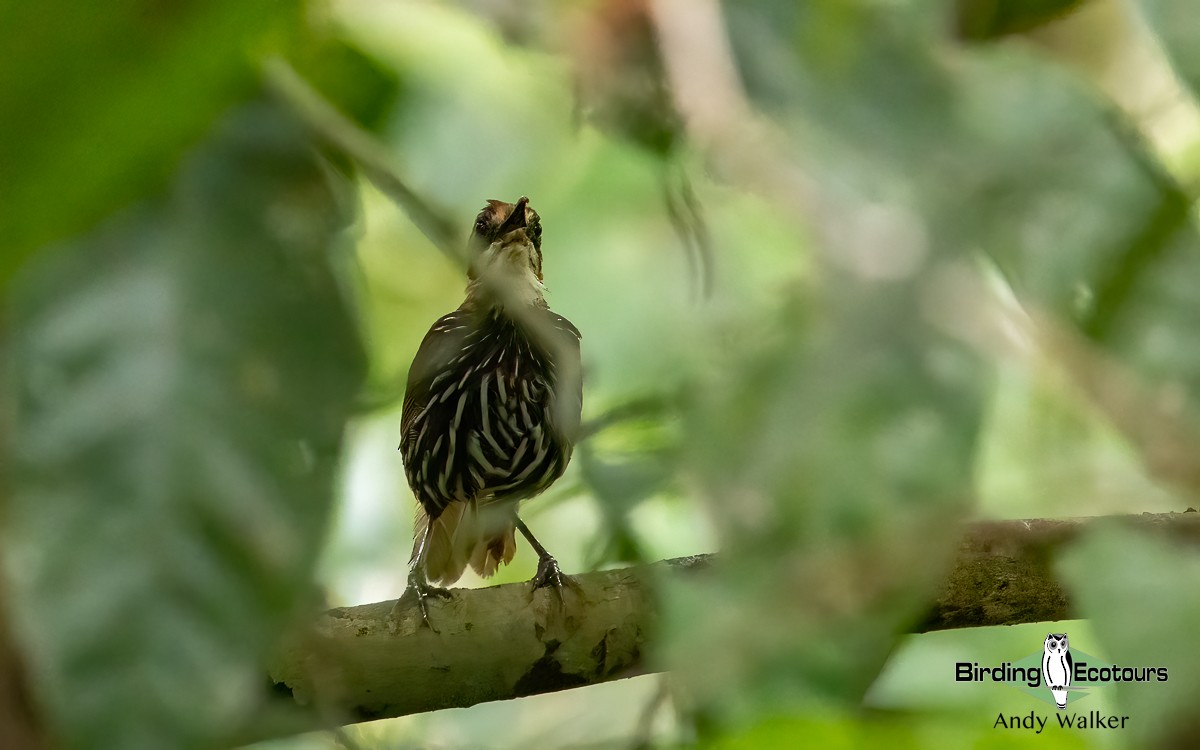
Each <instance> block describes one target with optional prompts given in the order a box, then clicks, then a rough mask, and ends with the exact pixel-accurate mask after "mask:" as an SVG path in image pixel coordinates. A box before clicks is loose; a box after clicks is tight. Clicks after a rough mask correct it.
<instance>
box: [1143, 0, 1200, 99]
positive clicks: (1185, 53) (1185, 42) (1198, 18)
mask: <svg viewBox="0 0 1200 750" xmlns="http://www.w3.org/2000/svg"><path fill="white" fill-rule="evenodd" d="M1137 4H1138V5H1139V6H1141V8H1142V11H1143V13H1144V14H1145V17H1146V20H1148V21H1149V22H1150V26H1151V28H1152V29H1153V30H1154V33H1155V34H1157V35H1158V38H1159V41H1160V42H1161V44H1162V45H1163V47H1164V48H1165V50H1166V53H1167V56H1168V57H1169V58H1170V59H1171V63H1172V64H1173V65H1174V67H1175V71H1176V72H1177V73H1178V74H1179V77H1180V78H1181V79H1183V82H1184V83H1186V84H1187V85H1188V86H1189V87H1191V89H1192V93H1193V94H1194V95H1200V45H1198V44H1197V39H1200V15H1197V13H1196V4H1195V3H1193V2H1191V1H1190V0H1138V3H1137Z"/></svg>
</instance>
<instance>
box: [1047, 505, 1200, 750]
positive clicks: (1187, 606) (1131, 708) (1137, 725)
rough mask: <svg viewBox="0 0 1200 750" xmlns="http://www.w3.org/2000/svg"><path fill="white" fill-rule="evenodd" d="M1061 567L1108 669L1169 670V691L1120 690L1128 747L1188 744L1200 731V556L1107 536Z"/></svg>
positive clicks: (1159, 687) (1091, 539) (1128, 535)
mask: <svg viewBox="0 0 1200 750" xmlns="http://www.w3.org/2000/svg"><path fill="white" fill-rule="evenodd" d="M1193 520H1194V519H1193ZM1059 567H1060V570H1061V572H1062V575H1063V578H1064V580H1065V581H1067V583H1068V585H1069V587H1070V590H1071V594H1072V597H1073V598H1074V600H1075V601H1077V602H1078V605H1079V608H1080V612H1081V613H1082V614H1084V615H1085V616H1086V617H1087V619H1088V621H1089V622H1090V624H1091V625H1092V627H1093V629H1094V631H1095V633H1096V637H1097V638H1099V639H1100V640H1101V641H1102V642H1103V643H1104V645H1105V648H1106V649H1107V651H1106V653H1105V654H1104V657H1105V658H1106V659H1107V660H1108V661H1110V662H1112V663H1114V664H1118V665H1120V666H1128V667H1165V668H1166V669H1167V670H1168V680H1167V682H1164V683H1159V682H1150V683H1140V682H1139V683H1125V682H1118V683H1115V690H1116V692H1117V697H1118V699H1119V701H1120V702H1121V704H1122V706H1123V708H1124V711H1125V712H1126V713H1128V715H1129V716H1130V717H1131V721H1130V722H1129V730H1130V732H1131V740H1132V744H1131V746H1135V747H1174V746H1187V745H1188V744H1190V742H1191V740H1190V739H1189V738H1194V737H1195V736H1196V732H1197V731H1200V722H1198V721H1197V718H1196V709H1195V696H1196V695H1197V694H1198V693H1200V655H1198V654H1197V651H1196V649H1194V648H1190V647H1188V646H1187V645H1186V643H1187V641H1188V640H1189V639H1190V637H1191V634H1192V633H1195V632H1196V630H1197V628H1200V592H1198V591H1197V589H1196V580H1197V578H1198V577H1200V554H1197V552H1196V550H1195V548H1191V547H1185V546H1183V545H1181V544H1178V543H1172V542H1165V541H1164V540H1163V539H1162V538H1161V537H1158V536H1155V535H1151V534H1147V533H1145V532H1135V531H1132V530H1128V529H1120V528H1107V529H1098V530H1096V531H1095V532H1093V533H1091V534H1088V535H1087V536H1086V537H1085V538H1084V539H1082V540H1080V542H1079V544H1078V545H1077V546H1076V547H1075V548H1074V549H1072V550H1071V551H1070V552H1069V553H1068V554H1067V555H1066V556H1065V557H1064V558H1063V559H1062V561H1061V563H1060V566H1059Z"/></svg>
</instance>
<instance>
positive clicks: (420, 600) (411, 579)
mask: <svg viewBox="0 0 1200 750" xmlns="http://www.w3.org/2000/svg"><path fill="white" fill-rule="evenodd" d="M409 592H412V596H413V597H414V598H416V600H417V609H419V610H420V611H421V622H422V623H424V625H425V627H427V628H429V629H430V630H432V631H433V632H435V633H436V632H438V629H437V628H435V627H434V626H433V623H432V622H431V621H430V620H429V606H428V605H427V604H426V603H425V600H426V599H428V598H429V597H431V596H436V597H438V598H439V599H449V598H450V597H451V596H452V594H451V593H450V590H449V589H444V588H441V587H440V586H431V585H430V584H429V583H428V582H426V581H425V579H424V576H419V575H417V574H416V573H415V572H413V573H409V574H408V589H406V590H405V592H404V597H407V596H408V595H409Z"/></svg>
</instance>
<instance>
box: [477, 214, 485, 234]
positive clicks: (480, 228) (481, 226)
mask: <svg viewBox="0 0 1200 750" xmlns="http://www.w3.org/2000/svg"><path fill="white" fill-rule="evenodd" d="M487 229H488V223H487V219H485V218H483V217H482V216H480V217H479V218H478V219H476V220H475V233H476V234H487Z"/></svg>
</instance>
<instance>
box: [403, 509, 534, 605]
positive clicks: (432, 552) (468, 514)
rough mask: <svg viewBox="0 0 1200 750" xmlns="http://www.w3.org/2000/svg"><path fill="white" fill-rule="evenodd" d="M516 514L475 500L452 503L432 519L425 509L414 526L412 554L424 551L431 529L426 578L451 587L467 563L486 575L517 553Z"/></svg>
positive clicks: (510, 559)
mask: <svg viewBox="0 0 1200 750" xmlns="http://www.w3.org/2000/svg"><path fill="white" fill-rule="evenodd" d="M515 524H516V516H515V515H514V514H513V513H512V512H511V510H509V509H502V508H496V507H486V506H485V507H483V508H480V507H479V506H478V505H477V504H476V503H473V502H472V503H463V502H458V503H450V505H448V506H447V507H446V509H445V510H443V511H442V513H441V515H439V516H438V517H437V518H435V519H434V520H433V521H430V520H429V514H428V513H426V512H425V509H424V508H421V509H420V510H418V511H417V519H416V523H415V524H414V526H413V556H412V559H413V560H416V559H417V555H418V554H419V553H420V551H421V538H422V537H423V536H424V535H425V532H426V529H428V530H429V539H428V541H427V542H426V544H427V545H428V549H427V550H426V551H425V577H426V578H428V579H429V582H430V583H433V584H437V585H442V586H449V585H451V584H452V583H454V582H455V581H457V580H458V579H459V578H461V577H462V574H463V571H464V570H466V568H467V565H470V566H471V567H472V568H474V569H475V572H476V573H478V574H479V575H481V576H483V577H484V578H487V577H489V576H491V575H492V574H494V573H495V572H496V571H497V570H498V569H499V568H500V565H501V563H503V564H505V565H507V564H508V563H510V562H512V559H513V555H515V554H516V553H517V540H516V525H515Z"/></svg>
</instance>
